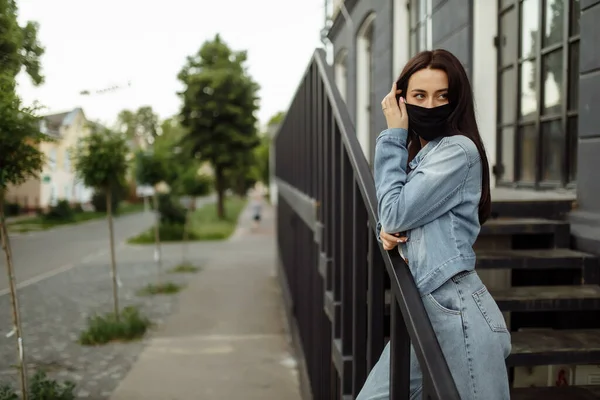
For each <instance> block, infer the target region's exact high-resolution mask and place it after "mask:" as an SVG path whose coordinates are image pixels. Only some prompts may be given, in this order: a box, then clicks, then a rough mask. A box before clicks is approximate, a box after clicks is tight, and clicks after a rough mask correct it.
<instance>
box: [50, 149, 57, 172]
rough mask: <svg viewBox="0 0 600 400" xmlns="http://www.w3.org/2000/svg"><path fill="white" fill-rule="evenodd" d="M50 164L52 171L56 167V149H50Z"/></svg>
mask: <svg viewBox="0 0 600 400" xmlns="http://www.w3.org/2000/svg"><path fill="white" fill-rule="evenodd" d="M48 166H49V167H50V171H54V170H55V169H56V149H52V150H50V154H49V156H48Z"/></svg>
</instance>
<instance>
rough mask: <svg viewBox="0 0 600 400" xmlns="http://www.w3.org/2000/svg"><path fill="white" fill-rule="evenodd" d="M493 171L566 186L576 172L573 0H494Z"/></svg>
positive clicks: (517, 180) (527, 182) (502, 178)
mask: <svg viewBox="0 0 600 400" xmlns="http://www.w3.org/2000/svg"><path fill="white" fill-rule="evenodd" d="M498 15H499V18H498V39H497V45H498V46H497V47H498V96H499V99H498V112H497V124H498V125H497V126H498V129H497V135H498V146H497V151H498V154H497V160H498V164H497V166H496V168H495V173H496V176H497V178H498V180H499V182H500V183H511V184H518V185H523V186H535V187H561V186H568V185H569V184H572V183H574V182H575V180H576V176H577V169H576V165H577V116H578V112H577V107H578V104H577V98H578V95H579V93H578V89H579V15H580V10H579V0H498Z"/></svg>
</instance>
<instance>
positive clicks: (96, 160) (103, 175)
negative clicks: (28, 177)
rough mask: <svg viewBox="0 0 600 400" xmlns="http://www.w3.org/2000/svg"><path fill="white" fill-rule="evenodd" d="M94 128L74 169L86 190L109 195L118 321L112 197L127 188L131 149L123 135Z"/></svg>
mask: <svg viewBox="0 0 600 400" xmlns="http://www.w3.org/2000/svg"><path fill="white" fill-rule="evenodd" d="M92 128H93V131H92V133H91V134H90V135H89V136H87V137H84V138H83V139H81V141H80V142H79V143H78V145H77V147H76V149H75V151H74V154H75V157H74V158H75V160H74V161H75V163H74V166H75V171H76V172H77V175H78V177H79V178H80V179H81V180H82V181H83V183H84V184H85V185H86V186H88V187H93V188H95V189H96V190H99V191H103V192H104V193H106V218H107V220H108V232H109V238H110V267H111V273H112V283H113V301H114V312H115V317H116V318H117V320H118V319H119V293H118V285H117V265H116V262H115V243H114V230H113V215H112V214H113V212H112V201H111V200H112V199H111V197H112V193H113V188H115V187H122V186H123V185H124V181H125V176H126V174H127V165H128V163H127V155H128V153H129V148H128V147H127V141H126V139H125V137H124V136H123V135H121V134H119V133H115V132H113V131H111V130H109V129H107V128H100V127H98V126H95V125H92Z"/></svg>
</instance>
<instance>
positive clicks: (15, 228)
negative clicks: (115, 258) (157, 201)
mask: <svg viewBox="0 0 600 400" xmlns="http://www.w3.org/2000/svg"><path fill="white" fill-rule="evenodd" d="M143 210H144V204H132V203H123V204H121V205H120V206H119V212H118V214H116V215H115V216H121V215H127V214H132V213H136V212H140V211H143ZM100 218H106V213H104V212H96V211H87V212H79V213H75V215H74V217H73V219H70V220H48V219H45V218H44V217H43V216H41V215H38V216H35V217H31V218H24V219H21V220H18V221H14V222H11V223H9V224H8V229H9V230H10V231H11V232H21V233H24V232H32V231H45V230H48V229H52V228H56V227H58V226H63V225H72V224H79V223H82V222H86V221H91V220H95V219H100Z"/></svg>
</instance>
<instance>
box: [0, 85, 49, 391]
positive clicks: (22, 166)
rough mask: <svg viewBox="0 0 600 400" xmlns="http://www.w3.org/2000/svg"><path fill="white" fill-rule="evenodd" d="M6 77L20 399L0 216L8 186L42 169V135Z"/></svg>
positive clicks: (5, 171) (5, 155)
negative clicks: (8, 213) (8, 216)
mask: <svg viewBox="0 0 600 400" xmlns="http://www.w3.org/2000/svg"><path fill="white" fill-rule="evenodd" d="M13 89H14V87H13V84H12V82H11V80H10V79H7V78H6V77H0V143H1V144H0V237H1V241H2V250H3V251H4V255H5V258H6V272H7V276H8V283H9V289H10V300H11V306H12V322H13V330H14V333H15V334H16V335H15V336H16V338H17V350H18V353H17V354H18V366H19V372H20V378H21V391H22V393H23V398H24V399H26V398H27V389H26V388H27V371H26V364H25V362H24V359H25V355H24V347H23V332H22V329H21V317H20V313H19V301H18V296H17V287H16V284H15V274H14V265H13V257H12V250H11V246H10V240H9V236H8V230H7V228H6V221H5V216H4V204H5V202H4V199H5V193H6V189H7V187H8V186H9V185H20V184H22V183H24V182H25V181H26V180H27V179H28V178H30V177H35V176H37V175H38V174H39V172H40V171H41V170H42V167H43V164H44V157H43V154H42V153H41V152H40V150H39V144H40V142H41V140H42V135H41V134H40V130H39V121H38V118H36V117H35V116H34V115H33V113H32V110H29V109H26V108H23V107H22V106H21V103H20V101H19V99H18V97H16V96H15V95H14V90H13Z"/></svg>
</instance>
